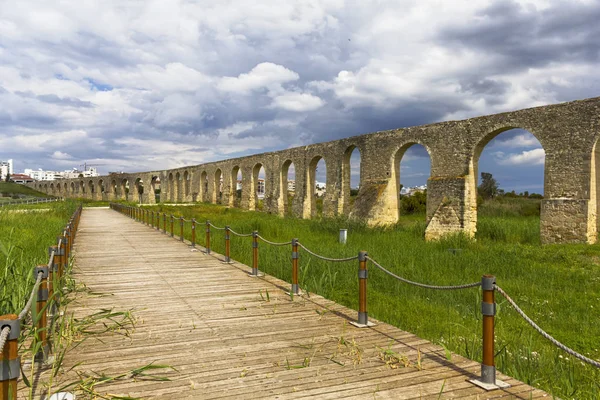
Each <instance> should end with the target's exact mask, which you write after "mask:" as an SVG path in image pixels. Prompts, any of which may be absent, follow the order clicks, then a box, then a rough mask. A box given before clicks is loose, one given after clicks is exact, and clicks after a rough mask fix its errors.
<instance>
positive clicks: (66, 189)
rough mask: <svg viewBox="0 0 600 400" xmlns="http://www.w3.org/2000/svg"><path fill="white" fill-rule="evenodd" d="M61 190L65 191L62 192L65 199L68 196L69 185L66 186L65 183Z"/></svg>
mask: <svg viewBox="0 0 600 400" xmlns="http://www.w3.org/2000/svg"><path fill="white" fill-rule="evenodd" d="M63 188H64V189H65V190H64V192H65V197H67V196H68V195H69V185H68V184H67V182H65V183H64V184H63Z"/></svg>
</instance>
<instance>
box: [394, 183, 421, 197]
mask: <svg viewBox="0 0 600 400" xmlns="http://www.w3.org/2000/svg"><path fill="white" fill-rule="evenodd" d="M426 190H427V185H421V186H414V187H403V188H402V189H400V195H401V196H412V195H413V194H415V193H417V192H424V191H426Z"/></svg>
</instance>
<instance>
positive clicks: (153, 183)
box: [149, 175, 161, 203]
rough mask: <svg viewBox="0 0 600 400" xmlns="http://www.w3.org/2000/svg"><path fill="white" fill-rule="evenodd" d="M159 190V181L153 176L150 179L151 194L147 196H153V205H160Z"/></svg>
mask: <svg viewBox="0 0 600 400" xmlns="http://www.w3.org/2000/svg"><path fill="white" fill-rule="evenodd" d="M160 189H161V188H160V179H159V177H158V176H156V175H153V176H152V179H151V180H150V190H151V193H150V194H149V195H150V196H154V202H155V203H160Z"/></svg>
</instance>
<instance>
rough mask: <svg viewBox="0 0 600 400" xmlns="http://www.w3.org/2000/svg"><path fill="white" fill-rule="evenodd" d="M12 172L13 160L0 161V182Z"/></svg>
mask: <svg viewBox="0 0 600 400" xmlns="http://www.w3.org/2000/svg"><path fill="white" fill-rule="evenodd" d="M13 173H14V171H13V160H12V159H10V160H8V161H0V180H3V181H4V180H6V175H12V174H13Z"/></svg>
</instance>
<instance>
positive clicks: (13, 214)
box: [0, 201, 77, 315]
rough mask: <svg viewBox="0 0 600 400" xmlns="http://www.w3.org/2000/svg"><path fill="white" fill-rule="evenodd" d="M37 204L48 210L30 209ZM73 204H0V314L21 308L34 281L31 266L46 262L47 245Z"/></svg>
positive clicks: (51, 242) (71, 212) (37, 206)
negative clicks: (7, 206) (3, 205)
mask: <svg viewBox="0 0 600 400" xmlns="http://www.w3.org/2000/svg"><path fill="white" fill-rule="evenodd" d="M41 206H43V208H44V209H48V211H42V212H33V211H36V210H35V209H36V208H37V209H39V208H41ZM76 208H77V204H76V203H75V202H72V201H65V202H58V203H48V204H39V205H31V206H16V207H10V209H9V208H0V315H2V314H11V313H16V314H18V313H19V312H20V311H21V309H22V308H23V306H24V305H25V303H26V302H27V297H28V296H29V293H30V292H31V288H32V287H33V284H34V279H33V273H32V271H33V268H34V267H35V266H36V265H38V264H46V263H48V247H49V246H52V245H55V244H56V237H57V236H58V235H59V234H60V233H61V232H62V230H63V228H64V227H65V225H66V224H67V222H68V220H69V217H70V216H71V215H72V214H73V212H74V211H75V209H76ZM29 209H33V210H32V212H27V211H28V210H29ZM19 211H24V212H19Z"/></svg>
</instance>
